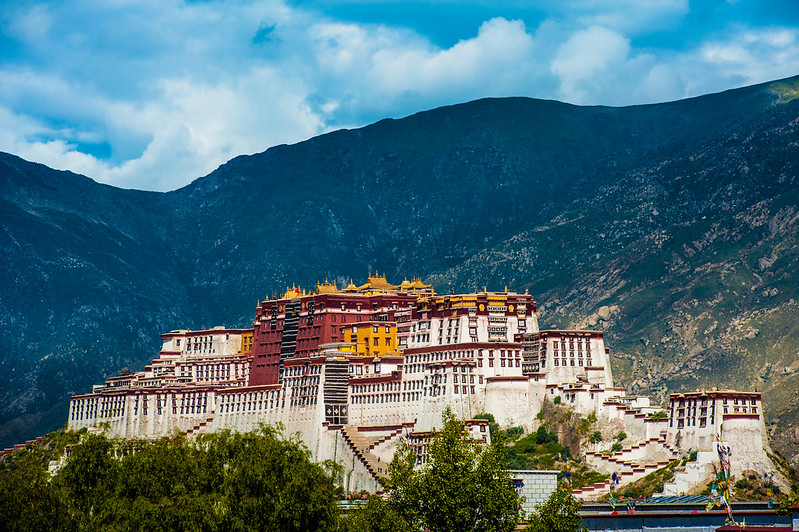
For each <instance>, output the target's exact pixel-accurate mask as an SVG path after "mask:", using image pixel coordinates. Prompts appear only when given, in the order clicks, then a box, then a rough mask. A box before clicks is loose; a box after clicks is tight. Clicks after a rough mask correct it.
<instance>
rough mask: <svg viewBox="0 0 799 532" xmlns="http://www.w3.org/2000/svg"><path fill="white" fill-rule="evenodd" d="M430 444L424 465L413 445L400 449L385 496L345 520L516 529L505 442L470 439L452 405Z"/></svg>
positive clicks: (372, 526) (434, 528) (441, 528)
mask: <svg viewBox="0 0 799 532" xmlns="http://www.w3.org/2000/svg"><path fill="white" fill-rule="evenodd" d="M427 445H428V454H427V463H426V464H424V465H422V466H420V467H416V466H417V464H416V455H415V454H414V453H413V452H412V449H411V448H410V447H401V448H399V449H398V450H397V452H396V454H395V455H394V459H393V460H392V462H391V464H390V466H389V475H388V478H387V479H385V480H384V488H385V492H384V496H382V497H381V496H378V495H375V496H372V497H370V498H369V500H368V502H367V504H366V506H365V507H364V508H362V509H360V510H357V511H355V512H353V513H352V514H351V515H350V516H349V517H348V520H347V527H349V529H350V530H359V531H366V532H378V531H384V530H385V531H388V530H392V531H393V530H397V531H404V530H422V529H426V530H429V531H430V532H445V531H451V530H459V531H465V532H469V531H475V532H477V531H488V530H491V531H494V530H496V531H510V530H514V529H515V527H516V524H517V523H518V519H519V501H518V499H517V498H516V494H515V492H514V490H513V486H512V484H511V479H510V473H509V472H508V470H507V461H506V452H505V447H504V445H502V444H501V443H500V442H499V441H496V440H493V441H492V443H491V444H490V445H484V444H483V443H482V442H479V441H475V440H474V439H472V438H471V436H470V435H469V432H468V430H467V428H466V427H465V425H464V423H463V421H461V420H459V419H457V418H456V417H455V415H454V414H453V413H452V411H451V410H450V409H449V408H447V410H445V412H444V414H443V428H442V430H441V431H440V432H438V433H436V434H435V435H433V436H432V437H431V438H430V440H429V441H428V442H427Z"/></svg>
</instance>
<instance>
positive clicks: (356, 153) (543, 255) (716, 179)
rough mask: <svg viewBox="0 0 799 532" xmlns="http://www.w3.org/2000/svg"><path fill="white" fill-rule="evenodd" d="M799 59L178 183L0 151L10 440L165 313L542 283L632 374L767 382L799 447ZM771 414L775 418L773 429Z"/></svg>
mask: <svg viewBox="0 0 799 532" xmlns="http://www.w3.org/2000/svg"><path fill="white" fill-rule="evenodd" d="M797 94H799V78H791V79H787V80H782V81H778V82H774V83H768V84H764V85H758V86H753V87H747V88H743V89H737V90H733V91H728V92H724V93H721V94H714V95H709V96H704V97H701V98H694V99H688V100H681V101H678V102H672V103H665V104H657V105H647V106H634V107H625V108H610V107H579V106H573V105H567V104H563V103H559V102H554V101H542V100H534V99H527V98H503V99H486V100H479V101H475V102H470V103H467V104H462V105H456V106H452V107H445V108H440V109H435V110H432V111H428V112H424V113H419V114H417V115H413V116H411V117H408V118H404V119H400V120H383V121H381V122H378V123H376V124H373V125H370V126H367V127H364V128H361V129H357V130H349V131H336V132H333V133H330V134H327V135H322V136H319V137H316V138H313V139H310V140H308V141H306V142H302V143H299V144H296V145H292V146H276V147H274V148H271V149H269V150H267V151H265V152H263V153H259V154H255V155H250V156H240V157H237V158H235V159H233V160H231V161H229V162H228V163H226V164H224V165H222V166H221V167H219V168H218V169H217V170H215V171H214V172H212V173H211V174H209V175H208V176H205V177H203V178H200V179H198V180H196V181H194V182H193V183H191V184H190V185H188V186H186V187H184V188H182V189H179V190H176V191H173V192H168V193H151V192H140V191H130V190H120V189H116V188H113V187H109V186H105V185H100V184H98V183H95V182H94V181H92V180H90V179H88V178H86V177H83V176H79V175H75V174H72V173H69V172H59V171H55V170H51V169H49V168H46V167H44V166H42V165H38V164H34V163H29V162H26V161H23V160H21V159H19V158H17V157H15V156H13V155H8V154H3V155H0V202H2V203H0V223H2V229H3V230H2V233H0V250H1V251H0V256H1V257H2V261H3V264H5V265H7V267H6V268H4V269H3V271H2V272H0V324H2V326H3V331H4V332H3V335H2V336H0V342H1V343H0V375H2V376H3V377H4V380H5V384H6V385H5V386H4V388H3V390H2V392H0V446H7V445H9V444H11V443H15V442H18V441H21V440H22V439H25V438H28V437H30V436H33V435H37V434H40V433H42V432H44V431H47V430H50V429H53V428H55V427H57V426H59V425H61V424H63V423H64V422H65V420H66V411H67V402H68V396H69V393H71V392H75V393H82V392H86V391H88V390H89V389H90V386H91V384H92V383H97V382H100V381H101V380H103V378H105V377H107V376H109V375H112V374H114V373H116V372H119V371H120V370H121V369H122V368H124V367H130V368H140V367H142V366H143V365H144V364H145V363H146V362H147V361H149V359H150V358H152V356H153V355H154V354H155V353H156V351H157V350H158V347H159V334H160V333H162V332H164V331H168V330H171V329H175V328H198V327H208V326H213V325H218V324H225V325H227V326H247V325H249V323H251V319H252V316H253V314H254V307H255V305H256V301H257V300H258V299H259V298H263V297H264V296H265V295H268V294H271V293H273V291H282V290H284V289H285V286H286V285H290V284H292V283H301V284H302V285H303V286H311V285H312V284H313V283H315V282H316V281H318V280H323V279H325V278H328V279H330V280H337V281H338V282H339V285H341V284H342V283H346V282H348V281H349V279H350V277H354V278H356V279H361V278H364V277H365V276H366V273H367V272H373V271H375V270H379V271H380V272H381V273H382V272H385V273H386V274H387V275H388V277H389V278H394V279H401V278H403V277H405V276H417V275H418V276H422V277H424V278H425V279H426V280H427V281H432V282H433V284H434V285H435V287H436V288H437V289H438V290H439V291H442V292H443V291H449V290H471V289H475V288H481V287H482V286H488V287H493V288H494V289H501V288H502V287H503V286H505V285H507V286H508V287H509V288H511V289H515V290H525V289H529V290H530V292H531V293H532V294H534V296H535V297H536V299H537V301H538V302H539V304H540V309H541V322H542V326H543V327H551V328H555V327H558V328H560V327H577V326H583V327H597V328H602V329H604V330H605V331H606V335H607V337H608V344H609V345H610V346H611V349H612V351H613V356H614V370H615V372H616V378H617V380H620V381H621V382H622V383H623V384H624V385H627V386H628V387H630V389H631V390H633V391H634V392H640V393H651V394H653V395H655V396H657V397H662V396H663V394H664V393H666V392H667V391H672V390H681V389H692V388H695V387H706V386H719V387H738V388H744V389H755V388H756V389H759V390H762V391H764V392H765V396H764V397H765V402H766V403H767V404H769V405H773V407H772V409H771V410H769V412H768V413H767V417H769V419H772V418H773V420H774V421H775V423H774V424H773V425H771V427H772V428H773V429H774V436H775V443H776V446H777V448H779V449H780V450H781V451H782V452H784V453H786V454H788V455H789V456H797V455H799V402H798V400H797V398H796V397H795V394H794V393H793V391H794V390H796V389H797V387H798V386H797V385H799V376H797V375H799V354H798V353H799V345H798V344H799V334H797V324H798V323H799V320H797V317H798V316H799V309H797V301H799V295H797V293H796V292H797V288H796V287H797V286H798V284H797V281H798V280H799V268H797V249H799V248H797V245H796V243H797V236H798V235H799V230H798V226H799V208H798V207H797V205H799V202H797V199H799V198H797V195H798V194H799V149H798V148H797V147H799V100H797V99H796V97H797ZM777 427H779V429H780V430H776V429H777Z"/></svg>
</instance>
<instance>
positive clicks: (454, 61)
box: [0, 0, 799, 190]
mask: <svg viewBox="0 0 799 532" xmlns="http://www.w3.org/2000/svg"><path fill="white" fill-rule="evenodd" d="M550 3H551V5H550V6H549V9H550V10H551V13H552V14H551V16H550V17H549V18H548V19H547V20H545V21H543V22H542V23H540V25H539V26H538V27H536V28H529V27H526V26H525V24H524V22H522V21H521V20H508V19H505V18H501V17H497V18H491V19H489V20H486V21H484V22H482V24H480V25H479V27H477V26H476V27H475V28H474V31H475V32H476V34H472V35H470V36H468V37H465V38H463V39H462V40H460V41H459V42H457V43H455V44H454V45H452V46H450V47H446V48H441V47H438V46H436V45H435V44H433V43H432V42H431V40H429V39H428V38H426V37H425V36H424V35H420V34H418V33H416V32H414V30H413V29H411V28H398V27H396V26H391V27H389V26H385V25H379V24H362V23H357V22H344V21H341V20H333V19H331V18H330V17H326V16H323V15H321V14H320V13H318V12H316V11H314V10H313V7H312V6H313V4H312V3H311V4H305V5H306V6H309V7H305V8H297V7H292V6H290V5H287V4H284V3H283V2H281V1H279V0H264V1H261V0H237V1H233V2H225V3H221V2H192V3H185V2H182V1H179V0H168V1H166V2H145V3H142V2H129V1H125V0H120V1H117V2H114V3H110V2H107V1H102V2H101V1H100V0H76V2H74V3H70V4H69V5H62V4H59V3H53V4H34V5H33V6H32V7H30V6H28V5H27V4H19V5H16V4H15V5H10V6H4V7H7V9H6V10H5V11H4V13H3V14H0V24H2V27H0V30H2V32H3V34H4V35H6V36H7V37H8V38H10V39H13V40H15V42H17V43H18V45H19V51H18V53H17V54H16V55H13V56H12V55H9V56H8V57H4V58H2V59H0V150H5V151H10V152H13V153H16V154H18V155H20V156H22V157H25V158H28V159H32V160H36V161H39V162H43V163H45V164H48V165H50V166H54V167H56V168H68V169H71V170H73V171H78V172H81V173H85V174H87V175H89V176H91V177H93V178H95V179H98V180H100V181H104V182H108V183H111V184H115V185H118V186H124V187H134V188H147V189H157V190H167V189H171V188H176V187H178V186H182V185H184V184H186V183H187V182H188V181H189V180H191V179H193V178H196V177H198V176H200V175H204V174H206V173H208V172H209V171H211V170H213V169H214V168H215V167H216V166H218V165H219V164H222V163H223V162H225V161H226V160H228V159H230V158H231V157H234V156H236V155H239V154H241V153H251V152H257V151H261V150H264V149H266V148H268V147H269V146H272V145H275V144H279V143H287V142H296V141H299V140H302V139H305V138H308V137H311V136H313V135H315V134H318V133H321V132H324V131H327V130H329V129H331V128H334V127H347V126H359V125H363V124H365V123H367V122H371V121H373V120H377V119H379V118H382V117H386V116H393V117H397V116H404V115H407V114H411V113H413V112H416V111H419V110H422V109H426V108H432V107H437V106H440V105H447V104H453V103H458V102H462V101H468V100H472V99H476V98H481V97H486V96H517V95H520V96H533V97H540V98H556V99H561V100H566V101H570V102H572V103H585V104H608V105H626V104H631V103H651V102H656V101H666V100H670V99H677V98H681V97H684V96H689V95H697V94H701V93H706V92H712V91H716V90H723V89H726V88H730V87H733V86H739V85H742V84H745V83H754V82H759V81H765V80H768V79H774V78H777V77H784V76H788V75H792V74H795V73H797V72H799V44H797V42H798V41H799V34H797V30H796V29H794V28H766V29H758V28H749V27H745V26H736V27H733V26H730V27H729V28H727V29H726V30H722V31H720V32H719V33H717V34H716V35H715V36H714V38H713V39H706V40H705V41H704V42H702V44H700V45H699V46H697V47H696V48H695V49H691V50H679V49H674V50H666V49H656V48H650V49H645V50H644V49H640V48H637V47H636V42H637V38H638V36H640V35H646V34H647V32H649V31H652V29H653V28H654V29H663V28H667V27H668V26H669V25H671V24H678V23H679V22H680V20H681V19H682V18H683V17H685V15H686V14H687V12H688V7H689V5H688V2H687V0H652V1H650V2H639V1H638V0H607V1H606V0H580V1H578V2H574V3H569V4H564V3H562V2H555V1H554V0H552V1H551V2H550ZM542 5H543V6H546V3H544V4H542ZM459 8H460V7H459V6H458V5H457V4H453V9H459ZM98 146H99V148H98ZM95 148H97V149H95ZM104 149H105V151H106V152H107V151H109V149H110V153H105V154H103V150H104ZM92 153H94V154H95V155H97V156H93V155H91V154H92Z"/></svg>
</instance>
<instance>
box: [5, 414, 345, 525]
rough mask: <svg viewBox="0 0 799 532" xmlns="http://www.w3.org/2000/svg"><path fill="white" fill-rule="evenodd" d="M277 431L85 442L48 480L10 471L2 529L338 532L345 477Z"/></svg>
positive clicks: (23, 467) (33, 469)
mask: <svg viewBox="0 0 799 532" xmlns="http://www.w3.org/2000/svg"><path fill="white" fill-rule="evenodd" d="M337 474H338V467H337V466H335V465H334V464H332V463H324V464H317V463H314V462H313V461H312V460H311V453H310V451H308V449H307V448H306V447H305V446H304V445H303V444H302V443H301V442H300V441H298V440H296V439H291V438H285V437H284V436H283V435H282V433H281V432H280V431H279V430H278V429H275V428H272V427H267V426H262V427H261V428H260V429H259V430H257V431H254V432H250V433H246V434H240V433H231V432H227V431H223V432H218V433H213V434H207V435H200V436H198V437H197V438H196V439H195V440H188V439H187V438H186V437H185V436H184V435H179V436H174V437H171V438H162V439H159V440H156V441H154V442H146V441H143V440H122V441H118V440H111V439H108V438H106V437H105V436H102V435H90V434H84V435H83V438H82V440H81V441H80V443H77V444H75V445H73V446H72V447H71V448H70V454H69V459H68V460H67V462H66V464H65V465H64V467H63V468H62V469H61V470H60V471H59V472H58V473H57V474H56V475H55V476H54V477H53V478H52V479H51V480H50V481H49V482H48V475H47V471H46V470H45V469H44V467H42V466H41V465H40V464H32V462H31V461H27V463H25V464H16V465H15V466H14V467H11V466H9V465H8V464H6V465H5V466H4V467H2V468H0V503H2V504H0V530H114V531H127V530H131V531H132V530H148V531H160V530H164V531H166V530H207V531H216V530H225V531H227V530H231V531H243V530H276V531H295V530H296V531H306V530H335V529H336V528H337V526H338V517H339V515H338V505H337V503H336V495H337V488H336V483H335V480H336V475H337Z"/></svg>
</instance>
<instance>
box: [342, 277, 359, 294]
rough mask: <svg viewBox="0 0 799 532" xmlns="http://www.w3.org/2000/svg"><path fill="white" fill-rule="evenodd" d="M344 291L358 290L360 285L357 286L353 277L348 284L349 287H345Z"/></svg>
mask: <svg viewBox="0 0 799 532" xmlns="http://www.w3.org/2000/svg"><path fill="white" fill-rule="evenodd" d="M344 291H345V292H357V291H358V287H357V286H355V283H353V282H352V279H350V284H348V285H347V288H345V289H344Z"/></svg>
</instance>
